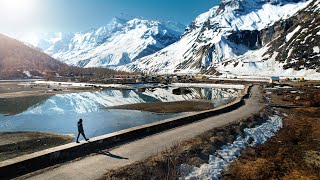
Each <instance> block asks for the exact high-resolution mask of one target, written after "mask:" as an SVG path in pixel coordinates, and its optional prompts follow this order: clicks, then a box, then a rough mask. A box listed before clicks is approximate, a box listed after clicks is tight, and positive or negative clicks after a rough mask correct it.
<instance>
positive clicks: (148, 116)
mask: <svg viewBox="0 0 320 180" xmlns="http://www.w3.org/2000/svg"><path fill="white" fill-rule="evenodd" d="M240 91H241V90H239V89H231V88H229V89H228V88H209V87H202V88H200V87H196V88H187V87H166V88H140V89H135V90H105V91H95V92H78V93H69V94H57V95H52V96H39V97H23V98H10V99H4V98H0V132H4V131H41V132H54V133H59V134H77V126H76V122H77V121H78V119H79V118H82V119H83V120H84V122H83V124H84V129H85V133H86V135H87V137H94V136H99V135H103V134H107V133H111V132H116V131H119V130H123V129H127V128H130V127H135V126H139V125H143V124H148V123H153V122H156V121H161V120H164V119H168V118H171V117H176V116H179V115H181V114H179V113H177V114H155V113H149V112H141V111H133V110H107V109H106V108H104V107H108V106H117V105H124V104H134V103H145V102H170V101H182V100H188V101H191V100H201V101H210V102H212V103H213V104H214V105H215V106H218V105H220V104H223V103H225V102H226V101H228V100H230V98H235V97H237V96H239V93H240Z"/></svg>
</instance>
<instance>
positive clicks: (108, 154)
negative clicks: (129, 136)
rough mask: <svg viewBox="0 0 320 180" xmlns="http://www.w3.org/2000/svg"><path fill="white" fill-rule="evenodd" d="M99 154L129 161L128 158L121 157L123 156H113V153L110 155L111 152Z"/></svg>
mask: <svg viewBox="0 0 320 180" xmlns="http://www.w3.org/2000/svg"><path fill="white" fill-rule="evenodd" d="M98 153H99V154H102V155H106V156H109V157H112V158H116V159H128V158H126V157H121V156H118V155H115V154H112V153H110V152H103V151H99V152H98Z"/></svg>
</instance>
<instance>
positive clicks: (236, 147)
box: [179, 115, 282, 180]
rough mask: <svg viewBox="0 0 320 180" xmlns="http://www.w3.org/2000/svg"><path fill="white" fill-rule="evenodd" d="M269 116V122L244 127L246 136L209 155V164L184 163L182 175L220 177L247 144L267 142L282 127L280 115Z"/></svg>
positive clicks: (203, 177) (205, 177) (195, 177)
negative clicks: (193, 164)
mask: <svg viewBox="0 0 320 180" xmlns="http://www.w3.org/2000/svg"><path fill="white" fill-rule="evenodd" d="M269 118H270V119H268V120H267V122H265V123H263V124H261V125H259V126H257V127H255V128H246V129H244V133H245V136H244V137H241V136H239V137H238V138H237V139H236V140H235V141H234V142H233V143H232V144H228V145H224V146H222V147H221V150H217V151H216V154H215V155H210V156H209V163H208V164H203V165H201V166H200V167H199V168H198V167H193V166H190V165H188V164H182V165H181V166H180V168H179V169H180V172H181V175H182V177H183V178H184V179H207V180H209V179H210V180H211V179H219V178H220V176H221V172H222V171H223V170H224V169H226V168H227V167H228V165H229V164H230V163H231V162H232V161H233V160H235V159H236V158H237V157H238V156H239V155H240V152H241V150H243V149H245V148H246V147H247V146H255V145H258V144H263V143H265V142H266V141H267V140H268V139H269V138H271V137H272V136H274V135H275V133H276V132H277V131H278V130H279V129H280V128H282V118H281V117H280V116H277V115H275V116H271V117H269Z"/></svg>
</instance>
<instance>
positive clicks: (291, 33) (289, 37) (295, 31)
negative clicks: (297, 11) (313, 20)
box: [286, 26, 301, 42]
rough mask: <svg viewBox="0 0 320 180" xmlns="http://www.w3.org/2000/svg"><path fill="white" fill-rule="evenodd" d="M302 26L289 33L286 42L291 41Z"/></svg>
mask: <svg viewBox="0 0 320 180" xmlns="http://www.w3.org/2000/svg"><path fill="white" fill-rule="evenodd" d="M300 28H301V26H297V27H296V28H295V29H294V30H293V31H292V32H290V33H288V34H287V36H286V42H288V41H290V39H291V38H292V36H293V35H294V34H295V33H297V32H298V31H299V30H300Z"/></svg>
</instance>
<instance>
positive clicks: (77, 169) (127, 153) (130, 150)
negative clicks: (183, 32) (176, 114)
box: [23, 86, 264, 179]
mask: <svg viewBox="0 0 320 180" xmlns="http://www.w3.org/2000/svg"><path fill="white" fill-rule="evenodd" d="M251 92H252V95H251V97H250V98H248V99H246V100H245V105H243V106H241V107H240V108H239V109H236V110H234V111H231V112H229V113H224V114H220V115H217V116H214V117H209V118H207V119H204V120H202V121H198V122H195V123H192V124H189V125H186V126H182V127H178V128H174V129H171V130H168V131H165V132H162V133H158V134H154V135H152V136H148V137H145V138H143V139H139V140H136V141H133V142H128V143H127V144H123V145H119V146H117V147H114V148H113V149H106V150H104V151H100V152H97V153H95V154H92V155H89V156H87V157H83V158H81V159H78V160H77V161H73V162H68V163H64V164H62V165H60V166H57V167H55V168H50V167H49V168H47V169H43V170H40V171H38V172H35V173H32V174H29V175H26V176H24V177H23V178H27V177H29V178H31V179H70V178H75V177H77V179H97V178H101V177H103V176H104V174H105V173H108V171H110V170H112V169H119V171H121V170H122V169H123V168H127V167H126V165H129V168H130V167H136V171H126V172H128V173H129V174H127V175H128V176H125V177H126V178H127V179H139V178H140V179H141V178H146V179H148V178H147V175H149V177H150V176H153V175H154V174H152V172H155V173H156V172H157V171H152V170H151V171H149V170H150V169H149V170H148V169H141V168H139V166H136V163H140V162H141V161H142V162H145V161H144V159H146V158H148V157H150V156H151V159H152V158H153V157H154V155H155V154H157V153H158V152H163V151H166V150H168V149H170V148H172V147H176V146H177V145H178V144H180V143H181V142H184V141H186V140H189V139H192V138H194V137H196V136H198V135H201V134H203V133H205V132H207V131H209V130H211V129H215V128H218V129H220V130H223V129H228V131H229V130H230V131H233V128H227V127H225V126H227V125H230V123H232V122H239V121H238V120H240V119H247V118H248V117H250V116H252V115H253V114H256V113H257V112H260V111H261V110H262V109H263V108H264V104H263V103H262V100H261V97H262V96H261V94H260V93H261V92H260V91H259V88H258V86H254V87H253V88H252V91H251ZM228 127H230V126H228ZM219 137H221V138H222V139H220V140H219V139H218V138H217V143H222V142H223V141H224V140H226V139H227V140H229V137H228V136H224V134H221V135H219ZM224 138H226V139H224ZM196 147H197V146H196ZM199 147H203V146H199ZM163 160H164V161H163ZM159 161H160V162H165V163H164V164H167V163H168V162H167V161H166V160H165V159H160V160H159ZM195 162H199V161H197V160H195ZM155 165H157V164H155ZM121 167H123V168H121ZM143 167H146V166H143ZM147 167H149V166H147ZM152 167H154V166H150V168H152ZM156 167H157V168H160V169H161V170H164V173H165V174H166V173H167V172H166V171H165V170H166V168H165V167H164V166H156ZM132 172H140V173H144V174H136V176H131V175H133V174H130V173H132ZM155 178H156V176H155ZM156 179H159V178H156ZM161 179H163V178H161Z"/></svg>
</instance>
